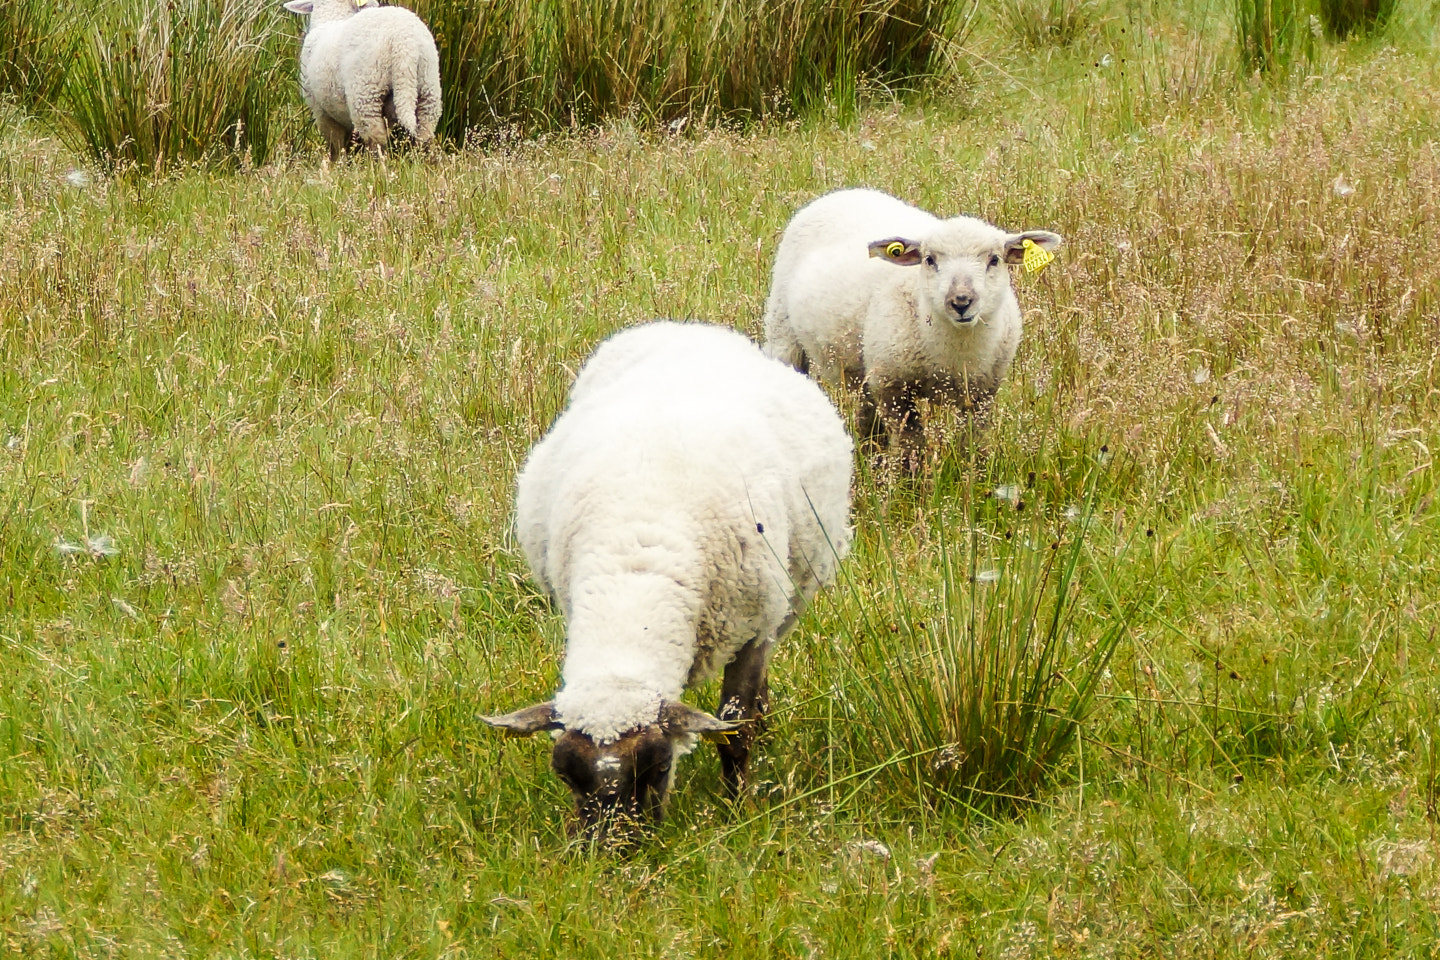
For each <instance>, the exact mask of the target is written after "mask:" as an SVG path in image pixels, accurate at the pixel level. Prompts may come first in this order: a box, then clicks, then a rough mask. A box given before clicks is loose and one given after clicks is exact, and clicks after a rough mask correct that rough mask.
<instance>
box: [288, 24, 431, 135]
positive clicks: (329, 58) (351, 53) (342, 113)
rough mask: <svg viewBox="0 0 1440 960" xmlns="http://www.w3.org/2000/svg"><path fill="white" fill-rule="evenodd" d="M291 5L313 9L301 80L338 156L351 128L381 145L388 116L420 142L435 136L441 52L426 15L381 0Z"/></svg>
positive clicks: (386, 131) (306, 95)
mask: <svg viewBox="0 0 1440 960" xmlns="http://www.w3.org/2000/svg"><path fill="white" fill-rule="evenodd" d="M285 9H287V10H290V11H291V12H293V13H299V14H302V15H303V14H309V15H310V23H309V26H308V28H307V29H306V31H305V41H304V44H303V45H302V46H301V48H300V87H301V91H302V93H304V95H305V102H306V104H308V105H309V107H310V110H311V112H312V113H313V114H314V115H315V120H316V122H317V123H318V124H319V125H320V130H321V132H322V133H323V134H324V135H325V139H326V142H327V143H329V145H330V158H331V159H332V160H334V159H335V158H336V157H338V156H339V153H340V150H341V149H343V148H344V146H345V144H346V143H347V141H348V140H349V137H350V134H351V133H352V132H353V133H354V134H356V135H357V136H358V137H359V138H360V142H361V143H362V144H363V145H364V146H365V147H367V148H369V149H374V150H379V149H380V148H381V147H382V146H383V145H384V143H385V141H386V139H387V138H388V135H389V134H388V129H387V125H386V120H387V119H388V120H390V121H392V122H394V123H396V124H398V125H399V126H400V127H401V128H402V129H404V130H405V132H406V133H408V134H409V135H410V136H412V137H414V138H415V139H416V140H417V141H418V142H420V143H428V142H429V141H430V140H431V139H432V138H433V137H434V136H435V125H436V124H437V123H438V122H439V119H440V97H441V91H440V57H439V53H438V52H437V50H436V48H435V38H434V37H433V36H432V35H431V33H430V29H429V28H428V27H426V26H425V24H424V22H423V21H422V20H421V19H420V18H419V17H417V16H416V15H415V14H414V13H412V12H410V11H409V10H406V9H405V8H404V7H380V6H376V5H375V0H290V2H288V3H286V4H285ZM387 107H388V109H387Z"/></svg>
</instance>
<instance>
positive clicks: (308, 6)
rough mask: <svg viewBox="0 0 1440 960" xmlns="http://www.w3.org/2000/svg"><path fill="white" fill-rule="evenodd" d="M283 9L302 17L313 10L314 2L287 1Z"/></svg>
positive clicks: (303, 0)
mask: <svg viewBox="0 0 1440 960" xmlns="http://www.w3.org/2000/svg"><path fill="white" fill-rule="evenodd" d="M285 9H286V10H289V11H290V12H291V13H298V14H300V15H301V16H304V15H306V14H308V13H310V12H311V11H313V10H314V9H315V2H314V0H289V2H287V3H286V4H285Z"/></svg>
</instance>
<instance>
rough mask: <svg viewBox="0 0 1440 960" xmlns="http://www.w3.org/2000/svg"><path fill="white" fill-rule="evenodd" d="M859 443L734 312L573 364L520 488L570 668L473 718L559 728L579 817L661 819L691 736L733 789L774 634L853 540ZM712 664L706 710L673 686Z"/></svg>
mask: <svg viewBox="0 0 1440 960" xmlns="http://www.w3.org/2000/svg"><path fill="white" fill-rule="evenodd" d="M851 457H852V447H851V442H850V438H849V436H848V435H847V434H846V432H845V428H844V424H843V423H842V422H841V420H840V417H839V415H838V414H837V413H836V412H835V408H834V407H833V406H832V405H831V403H830V401H829V400H828V399H827V398H826V396H825V394H824V392H823V391H821V390H820V389H819V387H817V386H816V385H815V384H814V383H812V382H810V381H808V380H806V379H805V378H804V377H802V376H800V375H798V374H796V373H795V372H794V371H792V370H789V369H787V368H786V367H785V366H784V365H783V364H780V363H776V362H775V361H773V360H770V359H768V358H766V357H765V356H764V355H763V354H761V352H760V350H759V349H758V348H757V347H756V346H755V345H754V344H752V343H751V342H750V341H749V340H747V339H746V338H744V337H743V336H741V335H740V334H738V333H735V332H734V331H732V330H729V329H725V328H722V327H717V326H710V325H706V324H695V323H672V322H658V323H652V324H647V325H644V326H641V327H637V328H634V329H631V330H626V331H624V332H622V333H619V334H616V335H615V336H613V337H611V338H610V339H609V340H607V341H606V342H605V343H604V344H602V345H601V346H600V348H599V349H598V350H596V351H595V353H594V355H593V356H592V357H591V358H590V360H589V361H588V362H587V363H586V364H585V366H584V367H583V368H582V369H581V371H580V375H579V377H578V378H577V379H576V381H575V385H574V387H573V388H572V389H571V392H570V403H569V406H568V407H567V408H566V410H565V412H564V413H562V414H561V415H560V417H559V419H557V420H556V421H555V424H554V426H553V427H552V428H551V430H550V433H549V434H548V435H547V436H546V437H545V438H544V439H543V440H541V441H540V442H539V443H538V444H536V446H535V448H534V449H533V450H532V451H531V453H530V458H529V460H528V462H527V463H526V464H525V467H524V469H523V470H522V471H521V473H520V477H519V480H518V482H517V485H516V486H517V489H516V495H515V525H516V530H517V533H518V536H519V539H520V544H521V546H522V548H523V549H524V551H525V556H526V558H527V559H528V560H529V563H530V569H531V572H532V574H533V575H534V578H535V580H536V581H537V582H538V583H539V584H540V585H541V586H542V587H544V588H545V590H546V591H547V592H549V594H550V595H551V597H552V598H553V600H554V601H555V603H556V604H557V605H558V606H559V608H560V610H561V611H562V612H563V613H564V615H565V620H566V625H567V629H566V652H565V663H564V667H563V669H562V674H561V678H562V686H561V689H560V692H559V693H557V694H556V695H555V698H554V699H553V700H551V701H548V702H545V703H540V704H536V705H534V706H531V707H527V708H525V709H523V710H518V711H516V712H514V713H511V714H508V715H505V716H499V717H485V718H483V719H484V720H485V722H487V723H489V724H491V725H492V726H496V727H501V728H503V729H505V730H507V731H509V732H510V733H512V734H515V735H526V734H531V733H534V732H536V731H538V730H551V731H563V732H562V733H560V734H559V735H558V739H557V740H556V742H555V746H554V750H553V754H552V757H551V765H552V767H553V768H554V770H555V772H556V774H558V775H559V777H560V779H562V780H563V781H565V783H566V784H567V785H568V786H569V787H570V789H571V791H572V792H573V794H574V797H575V809H576V814H577V816H578V819H579V821H580V823H581V824H582V826H583V827H584V828H585V829H586V830H587V832H592V833H596V834H603V833H605V832H606V831H607V830H608V829H609V828H610V827H611V826H612V825H614V824H615V823H616V822H617V821H651V822H653V821H658V820H659V819H660V818H661V816H662V815H663V813H664V806H665V799H666V794H667V792H668V790H669V788H670V784H671V782H672V779H673V764H674V761H675V759H676V758H677V757H679V756H681V755H683V754H685V753H688V752H689V751H690V749H691V747H692V746H693V745H694V742H695V738H696V736H697V735H698V736H701V737H705V738H707V739H712V740H717V741H719V751H720V760H721V766H722V771H723V775H724V779H725V783H726V785H727V786H728V787H729V788H730V789H731V790H732V791H738V790H739V789H740V788H741V786H742V785H743V783H744V780H745V777H746V771H747V769H748V765H749V759H750V747H751V744H752V742H753V741H754V739H755V736H756V733H757V728H758V727H759V725H760V720H761V718H762V716H763V715H764V713H765V709H766V705H767V701H768V698H769V687H768V683H767V679H766V670H767V666H768V664H769V660H770V653H771V649H772V647H773V645H774V644H775V642H776V641H777V640H778V639H779V638H781V637H782V636H784V635H785V633H786V632H787V631H788V630H789V629H790V628H791V627H792V626H794V624H795V620H796V618H797V616H798V615H799V613H800V611H801V610H802V609H803V608H804V607H805V605H806V603H807V602H808V601H809V600H810V599H811V598H812V597H813V596H814V594H815V592H816V590H817V589H819V587H820V586H821V585H822V584H824V583H827V582H828V581H829V580H831V578H832V577H833V576H834V574H835V568H836V565H837V564H838V562H839V560H840V558H841V557H842V556H843V555H844V554H845V552H846V550H847V549H848V546H849V540H850V530H849V528H848V526H847V522H848V516H849V508H850V471H851ZM722 668H723V670H724V681H723V685H722V688H721V693H720V709H719V710H718V712H717V715H716V716H710V715H709V714H707V713H704V712H702V711H700V710H698V709H696V708H695V707H692V706H690V705H688V704H685V703H682V702H681V701H680V696H681V693H682V692H683V691H684V690H686V689H687V688H689V687H691V686H693V685H694V684H696V683H698V682H700V681H702V680H704V679H706V678H708V677H711V676H713V675H714V674H715V673H717V672H718V671H720V670H721V669H722Z"/></svg>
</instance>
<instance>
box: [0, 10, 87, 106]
mask: <svg viewBox="0 0 1440 960" xmlns="http://www.w3.org/2000/svg"><path fill="white" fill-rule="evenodd" d="M74 19H75V18H74V16H73V14H72V13H71V12H70V8H69V7H66V6H65V5H63V4H56V3H53V2H51V0H0V92H7V93H10V94H12V95H13V96H14V97H15V98H16V99H17V100H18V101H19V102H20V104H21V105H22V106H24V107H25V108H26V109H27V110H31V111H42V110H45V109H48V108H49V107H50V106H52V105H53V101H54V99H55V97H56V95H57V94H58V93H59V92H60V89H61V87H62V86H63V85H64V83H65V72H66V70H67V68H68V67H69V65H70V60H71V56H72V54H73V52H74V43H75V41H74V30H73V21H74Z"/></svg>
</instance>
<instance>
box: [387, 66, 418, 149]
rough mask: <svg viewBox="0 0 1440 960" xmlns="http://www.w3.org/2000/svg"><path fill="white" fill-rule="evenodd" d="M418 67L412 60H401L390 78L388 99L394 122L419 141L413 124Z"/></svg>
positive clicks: (416, 127) (416, 96) (416, 97)
mask: <svg viewBox="0 0 1440 960" xmlns="http://www.w3.org/2000/svg"><path fill="white" fill-rule="evenodd" d="M419 89H420V65H419V64H418V63H416V62H415V61H414V60H413V59H409V58H407V59H405V60H403V61H402V62H401V63H400V64H399V65H398V66H397V67H396V69H395V72H394V75H393V76H392V77H391V78H390V98H391V103H392V104H393V105H394V108H395V122H396V123H398V124H399V125H400V127H401V128H402V129H404V131H405V132H406V133H408V134H410V136H411V137H414V138H415V139H417V140H418V139H420V137H419V126H418V125H417V124H416V122H415V104H416V101H417V100H418V99H419Z"/></svg>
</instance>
